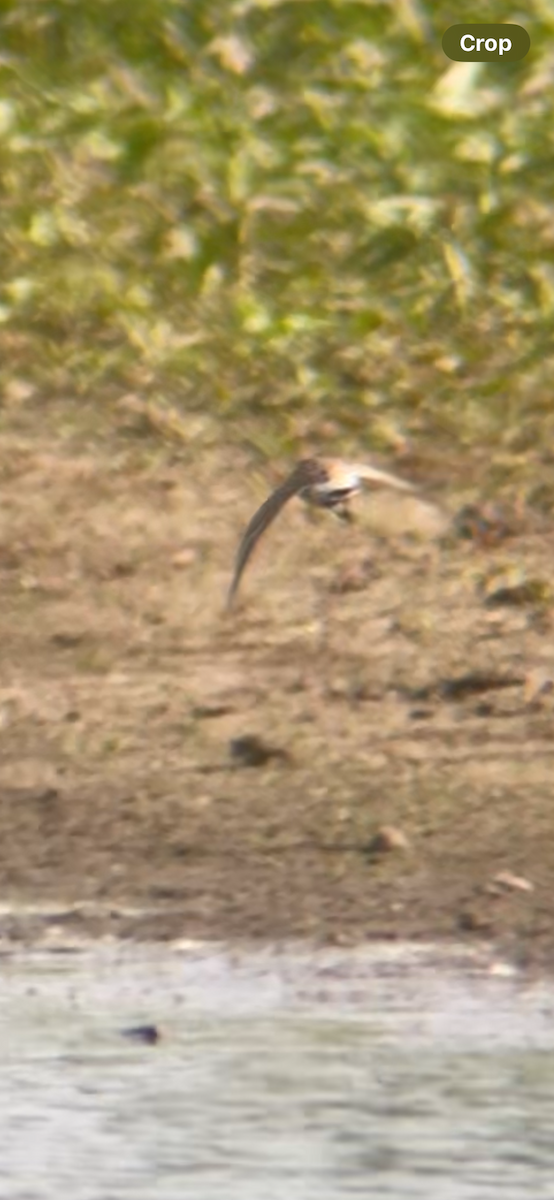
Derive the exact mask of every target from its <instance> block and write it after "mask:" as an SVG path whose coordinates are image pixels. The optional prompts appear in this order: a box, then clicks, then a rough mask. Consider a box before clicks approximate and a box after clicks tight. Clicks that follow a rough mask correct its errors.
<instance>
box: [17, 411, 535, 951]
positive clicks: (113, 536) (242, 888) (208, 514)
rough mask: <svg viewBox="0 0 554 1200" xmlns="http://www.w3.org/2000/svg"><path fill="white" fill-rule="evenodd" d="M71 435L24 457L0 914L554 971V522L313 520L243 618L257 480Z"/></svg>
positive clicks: (257, 576) (215, 463)
mask: <svg viewBox="0 0 554 1200" xmlns="http://www.w3.org/2000/svg"><path fill="white" fill-rule="evenodd" d="M59 426H60V414H59V413H58V414H56V420H55V422H54V420H52V423H51V426H50V424H49V422H48V421H45V420H44V418H41V432H37V428H38V418H37V417H36V414H35V417H34V418H33V419H31V418H30V417H29V418H26V419H23V418H22V417H21V416H20V415H19V416H17V419H15V418H14V419H13V421H8V422H7V423H5V427H4V433H3V438H2V445H1V448H0V595H1V611H2V638H1V640H0V898H1V901H2V904H3V905H7V906H10V905H17V904H23V905H29V904H37V905H40V904H45V905H46V906H49V907H50V908H52V907H55V906H56V905H59V906H60V909H62V908H63V907H64V906H71V904H73V903H76V902H78V903H81V902H91V905H90V909H87V907H86V905H85V907H84V908H83V909H80V910H76V912H75V913H74V914H73V916H72V917H71V918H68V919H69V920H71V921H73V923H74V925H75V926H76V928H78V930H80V931H82V932H90V933H92V934H94V935H101V934H104V933H106V932H111V933H114V934H115V935H120V936H127V937H136V938H142V939H145V938H148V939H150V938H159V939H167V938H174V937H185V936H193V937H199V936H200V937H215V938H218V939H219V938H246V939H250V938H254V939H260V938H261V939H281V938H290V937H302V938H305V937H308V938H310V939H316V940H318V941H319V940H324V941H325V940H333V941H340V942H342V941H344V942H345V943H350V942H352V943H354V942H358V941H361V940H364V939H372V938H416V939H425V940H429V939H432V940H434V939H445V938H448V939H455V940H460V939H465V940H478V939H481V938H486V939H493V940H496V941H497V943H498V945H499V947H500V949H501V950H502V951H503V952H504V953H507V954H513V955H515V956H517V957H518V959H519V960H520V961H529V962H539V963H543V964H545V965H548V966H551V965H552V964H553V963H554V887H553V880H554V836H553V831H554V701H553V696H552V692H551V684H550V676H551V674H552V675H553V677H554V639H553V626H552V620H551V612H550V600H549V579H550V577H551V572H552V562H553V558H554V519H553V521H552V528H551V527H550V524H549V521H548V519H547V518H545V517H544V516H543V517H542V518H541V519H540V521H539V522H538V525H535V524H534V523H533V521H532V520H530V521H528V522H527V523H525V522H524V523H523V527H522V528H520V529H519V530H518V531H516V532H514V533H513V534H512V536H510V537H509V538H502V539H500V538H499V539H498V540H495V539H484V540H482V541H481V540H479V538H476V539H472V538H471V537H465V538H464V537H461V536H457V535H455V534H453V535H452V537H448V536H447V537H445V538H443V539H442V541H439V540H437V538H434V539H433V538H431V539H429V538H428V537H427V536H419V533H418V529H417V525H418V520H419V518H418V514H417V512H416V516H415V519H414V520H412V517H413V513H412V512H411V511H410V510H409V509H406V510H405V515H406V520H405V521H404V518H401V519H400V521H398V519H397V518H395V520H396V528H395V529H393V533H392V536H391V537H390V538H387V539H385V538H383V537H380V536H375V534H374V533H372V532H370V531H369V529H368V526H367V521H366V520H365V518H364V513H363V512H362V509H364V504H365V503H367V505H368V507H370V506H371V502H370V501H367V502H364V501H361V502H360V521H359V522H358V523H355V524H354V525H353V526H348V527H345V526H343V525H341V524H340V523H339V522H334V521H333V519H332V518H331V517H330V516H329V515H328V514H323V515H322V516H321V518H319V517H318V518H317V519H316V520H311V519H309V518H307V517H306V515H305V512H304V510H303V508H302V506H301V504H300V503H297V502H294V503H293V504H291V506H290V509H289V510H288V511H287V512H286V513H284V514H283V516H282V518H281V519H280V521H279V522H278V523H277V524H276V525H275V528H274V529H273V530H272V532H271V535H268V538H267V540H266V542H265V544H263V545H262V546H261V547H260V551H259V553H258V554H257V556H256V559H255V561H254V562H253V564H252V567H251V569H250V570H249V572H248V573H247V576H246V578H245V581H244V588H243V593H242V599H241V603H240V604H239V606H238V608H237V611H236V613H234V614H233V615H232V616H231V617H228V616H225V614H224V612H223V602H224V597H225V589H226V586H227V585H228V582H229V577H230V571H231V565H232V557H233V553H234V549H235V546H236V540H237V537H238V534H239V532H240V530H241V528H242V526H243V524H244V521H245V520H246V518H247V517H248V516H249V515H250V514H251V512H252V511H253V508H254V507H255V505H256V504H257V503H258V502H259V501H260V499H261V498H262V497H263V489H262V488H260V486H259V485H260V482H261V480H260V473H259V472H256V471H254V469H253V468H252V467H251V466H250V465H249V464H248V463H247V462H246V460H245V461H244V462H241V463H240V469H238V470H237V469H236V466H234V465H233V463H232V461H231V458H230V456H229V455H227V454H226V453H225V452H224V451H221V450H218V449H207V450H203V451H202V453H200V452H199V451H198V452H195V453H192V451H189V450H186V451H181V450H179V448H177V449H176V450H175V451H173V450H172V449H171V448H169V449H168V448H164V447H156V446H152V445H147V444H143V443H141V442H140V441H139V440H135V441H133V439H125V438H123V437H119V436H118V435H117V434H116V433H114V435H113V437H112V436H108V435H107V434H106V436H98V435H97V434H96V433H95V434H94V435H92V434H90V435H89V436H88V437H87V436H85V434H84V433H83V432H82V430H81V431H80V432H78V433H76V432H72V431H71V428H67V427H66V428H65V432H64V433H63V434H60V433H59ZM389 465H391V467H392V469H398V468H397V464H389ZM247 468H248V469H247ZM458 490H459V491H460V498H459V499H460V504H461V503H462V502H463V500H464V499H467V497H466V496H465V494H464V495H462V489H461V487H459V488H458ZM436 495H437V493H436V492H435V496H436ZM438 496H439V499H440V500H441V501H444V503H445V504H446V506H447V508H450V510H451V511H452V512H454V511H455V509H456V505H457V497H456V494H455V489H454V494H453V495H450V494H449V493H448V492H447V490H446V489H443V490H442V491H441V488H440V482H439V488H438ZM387 503H393V502H392V501H389V500H387ZM397 503H398V502H397V499H396V498H394V505H395V506H396V505H397ZM407 503H408V504H410V503H412V502H411V501H408V502H407ZM414 503H415V502H414ZM383 511H384V510H383ZM391 511H392V510H391ZM394 511H395V513H397V512H398V510H397V508H396V507H395V510H394ZM364 512H365V509H364ZM385 516H386V514H385ZM410 522H412V525H414V528H408V532H403V530H404V528H405V527H409V526H410ZM423 524H425V522H424V521H423ZM424 532H425V531H424ZM523 584H525V586H523ZM510 589H512V591H510ZM496 593H498V594H500V595H501V596H502V601H501V602H500V601H498V603H496V601H495V594H496ZM510 597H511V599H512V601H513V602H511V599H510ZM87 913H89V915H87ZM91 914H92V915H91ZM100 914H101V915H100ZM36 922H38V923H39V924H40V917H37V918H36ZM23 928H24V926H23V924H22V923H21V922H18V920H17V919H16V918H15V917H14V916H10V917H8V916H4V917H1V918H0V935H2V934H3V935H4V937H7V938H10V937H11V938H15V939H17V938H18V937H20V936H23V932H22V931H23Z"/></svg>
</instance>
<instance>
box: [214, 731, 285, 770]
mask: <svg viewBox="0 0 554 1200" xmlns="http://www.w3.org/2000/svg"><path fill="white" fill-rule="evenodd" d="M229 748H230V752H231V758H232V759H233V761H234V762H235V763H236V764H237V766H241V767H265V766H266V764H267V763H268V762H270V761H271V759H272V758H273V759H280V760H281V761H282V762H289V761H290V758H289V755H288V754H287V751H286V750H281V748H280V747H279V746H270V745H269V744H268V743H267V742H264V741H263V739H262V738H261V737H258V735H257V734H255V733H245V734H243V736H242V737H236V738H231V741H230V747H229Z"/></svg>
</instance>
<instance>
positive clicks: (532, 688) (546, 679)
mask: <svg viewBox="0 0 554 1200" xmlns="http://www.w3.org/2000/svg"><path fill="white" fill-rule="evenodd" d="M553 691H554V679H553V677H552V674H551V673H550V672H549V671H547V670H545V668H544V667H535V669H534V670H532V671H529V672H528V674H527V675H526V676H525V681H524V684H523V699H524V701H525V703H526V704H534V703H535V702H536V701H537V700H538V699H539V697H540V696H546V695H549V694H550V693H551V692H553Z"/></svg>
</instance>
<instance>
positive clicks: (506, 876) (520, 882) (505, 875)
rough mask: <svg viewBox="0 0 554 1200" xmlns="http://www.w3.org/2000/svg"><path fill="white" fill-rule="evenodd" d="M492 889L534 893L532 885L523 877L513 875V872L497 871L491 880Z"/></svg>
mask: <svg viewBox="0 0 554 1200" xmlns="http://www.w3.org/2000/svg"><path fill="white" fill-rule="evenodd" d="M492 885H493V887H496V888H497V889H500V890H505V891H507V892H534V890H535V889H534V887H533V884H532V883H531V882H530V880H529V879H524V877H523V875H515V874H514V872H513V871H498V874H496V875H495V876H494V877H493V879H492Z"/></svg>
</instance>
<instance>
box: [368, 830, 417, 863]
mask: <svg viewBox="0 0 554 1200" xmlns="http://www.w3.org/2000/svg"><path fill="white" fill-rule="evenodd" d="M409 848H410V843H409V841H408V838H407V837H406V834H405V833H404V832H403V831H402V829H398V828H397V826H396V825H381V827H380V828H379V829H378V830H377V832H376V834H375V835H374V837H372V839H371V841H370V842H369V844H368V845H367V846H366V847H365V849H366V852H367V854H369V855H371V856H372V857H377V856H379V855H381V854H390V853H391V852H392V851H395V850H396V851H398V850H402V851H405V850H409Z"/></svg>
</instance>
